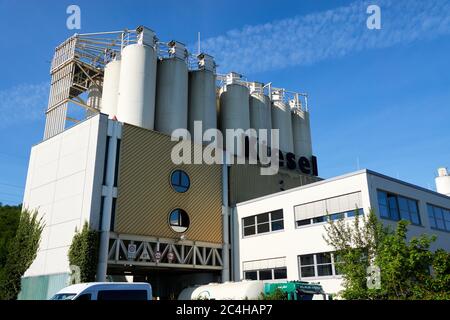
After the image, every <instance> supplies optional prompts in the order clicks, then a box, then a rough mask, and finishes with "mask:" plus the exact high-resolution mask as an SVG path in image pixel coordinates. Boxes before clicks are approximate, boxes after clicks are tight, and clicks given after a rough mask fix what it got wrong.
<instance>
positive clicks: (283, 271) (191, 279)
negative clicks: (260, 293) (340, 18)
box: [19, 27, 450, 299]
mask: <svg viewBox="0 0 450 320" xmlns="http://www.w3.org/2000/svg"><path fill="white" fill-rule="evenodd" d="M215 66H216V65H215V62H214V58H213V57H211V56H210V55H208V54H207V53H200V52H198V53H197V54H195V55H194V54H192V53H190V52H188V50H187V49H186V47H185V45H183V44H182V43H181V42H178V41H168V42H164V41H161V40H159V39H157V37H156V34H155V33H154V32H153V31H152V30H150V29H148V28H145V27H138V28H136V29H135V30H125V31H118V32H101V33H91V34H76V35H74V36H72V37H70V38H69V39H67V40H65V41H64V42H63V43H62V44H61V45H59V46H58V47H57V48H56V50H55V54H54V58H53V61H52V65H51V69H50V73H51V85H50V96H49V104H48V108H47V111H46V126H45V132H44V139H43V141H42V142H40V143H38V144H37V145H35V146H33V148H32V150H31V155H30V161H29V168H28V175H27V182H26V187H25V194H24V201H23V203H24V207H27V208H29V209H36V210H38V211H39V213H40V215H42V217H43V218H44V222H45V228H44V231H43V234H42V237H41V243H40V248H39V251H38V254H37V258H36V259H35V261H34V262H33V264H32V265H31V267H30V268H29V269H28V270H27V272H26V274H25V276H24V278H23V280H22V292H21V294H20V296H19V298H20V299H45V298H48V297H50V296H51V295H53V294H54V293H55V292H57V291H58V290H59V289H61V288H63V287H65V286H66V284H67V280H68V278H69V276H70V273H71V266H69V262H68V257H67V254H68V250H69V247H70V244H71V242H72V238H73V235H74V234H75V231H76V230H79V229H80V228H81V227H82V225H83V224H84V222H86V221H87V222H88V223H89V225H90V227H91V228H93V229H95V230H98V231H99V232H100V254H99V263H98V270H97V280H98V281H105V280H110V281H116V280H122V279H123V278H124V277H126V278H127V279H128V280H130V281H148V282H150V283H151V284H152V286H153V292H154V295H155V296H157V297H160V298H162V299H170V298H174V297H176V296H177V295H178V293H179V292H180V291H181V290H182V289H183V288H185V287H187V286H191V285H196V284H206V283H210V282H225V281H232V280H236V281H237V280H240V279H244V278H251V279H254V278H256V279H267V280H270V279H289V280H294V279H305V278H308V279H316V278H317V279H319V280H320V281H321V282H323V284H324V287H325V289H327V290H330V291H335V290H337V288H338V287H339V283H338V282H335V281H334V280H335V279H334V278H335V277H338V275H335V274H334V273H333V272H334V271H333V270H334V269H333V268H334V267H331V270H332V274H329V275H327V277H328V278H322V277H321V276H320V275H316V274H315V275H314V276H311V277H305V276H304V275H303V276H302V275H301V274H300V273H299V272H300V270H302V269H301V268H303V267H305V268H306V266H303V264H302V265H299V261H300V260H302V258H301V257H302V256H304V255H309V256H308V257H307V258H305V259H306V260H307V261H310V262H311V261H313V262H314V264H311V265H308V266H309V269H305V270H309V271H308V272H310V273H309V275H312V273H311V272H312V270H316V269H318V267H317V264H318V263H319V262H318V261H319V254H321V253H327V252H329V251H330V248H328V247H327V246H326V245H325V244H324V241H323V239H322V233H323V223H324V218H323V216H324V215H325V213H324V210H325V209H326V210H328V211H330V213H332V214H334V215H336V216H337V215H339V216H342V215H344V216H345V217H347V218H348V219H351V217H350V215H351V213H350V212H351V211H352V210H354V209H355V206H358V208H360V209H361V210H363V211H366V210H367V209H368V208H369V207H372V208H377V204H378V203H379V201H380V198H379V194H380V192H384V196H386V197H388V198H389V199H392V197H394V198H395V195H398V197H397V198H395V199H397V200H396V201H398V203H399V205H400V209H399V211H398V212H399V213H398V214H400V215H401V217H403V214H404V212H403V211H402V207H401V204H402V203H403V202H401V201H403V200H400V196H401V197H405V198H404V199H408V200H407V203H408V205H409V204H410V203H411V205H413V204H414V203H415V204H416V206H417V207H416V209H414V208H410V209H409V210H410V211H408V212H407V214H408V215H409V217H411V219H415V220H414V221H413V222H414V223H416V224H417V226H413V229H414V230H416V231H417V232H419V231H427V232H428V231H430V232H433V233H437V234H438V235H439V240H438V241H439V242H438V243H437V244H438V245H440V246H441V247H444V248H446V249H450V248H449V246H450V239H449V233H448V231H449V230H450V218H448V219H447V218H445V219H447V220H445V219H444V218H442V219H440V218H438V216H437V215H438V214H439V212H441V213H442V214H443V217H448V215H449V214H450V211H448V210H449V209H450V198H449V197H448V196H445V195H440V194H437V193H435V192H431V191H429V190H425V189H422V188H419V187H416V186H412V185H410V184H407V183H404V182H402V181H398V180H395V179H392V178H388V177H385V176H382V175H379V174H376V173H374V172H370V171H361V172H357V173H353V174H350V175H347V176H343V177H337V178H334V179H328V180H323V179H321V178H320V177H319V176H318V175H319V173H318V169H317V159H316V157H315V156H314V154H313V150H312V142H311V128H310V122H309V109H308V101H307V95H306V94H304V93H296V92H291V91H288V90H286V89H284V88H277V87H275V86H273V85H272V83H267V84H263V83H260V82H257V81H248V80H246V79H244V78H243V77H242V76H241V75H240V74H238V73H236V72H230V73H228V74H225V75H221V74H217V73H216V69H215ZM196 121H201V123H202V131H203V132H202V133H204V132H206V131H207V130H208V129H219V130H221V131H224V130H226V129H243V130H247V129H257V130H259V129H266V130H270V129H278V130H279V150H276V149H275V152H277V151H279V165H280V168H279V171H278V172H277V173H276V174H273V175H262V174H261V173H260V168H261V165H260V164H250V163H244V164H229V163H228V164H227V163H225V164H222V163H214V164H207V163H199V164H175V163H174V162H173V161H172V159H171V151H172V150H173V148H174V146H175V145H176V144H177V143H178V142H177V141H174V140H173V139H172V137H171V135H172V133H173V132H174V130H177V129H187V130H188V132H190V133H191V134H192V135H193V136H194V137H195V136H197V137H198V135H195V134H194V133H195V132H194V131H195V128H194V123H195V122H196ZM200 136H201V135H200ZM259 138H260V137H258V139H259ZM264 142H265V144H267V145H268V146H272V143H273V144H275V141H271V139H269V138H268V140H267V141H264ZM188 143H189V144H190V145H192V149H191V151H192V153H193V155H192V156H195V155H194V153H195V150H198V149H199V148H200V149H202V150H203V149H204V148H207V146H205V145H204V144H202V141H200V140H195V141H188ZM226 147H227V146H226ZM239 150H245V148H244V149H236V150H234V149H233V150H227V152H228V153H229V154H231V156H232V157H245V155H246V154H245V153H244V154H240V153H239V152H240V151H239ZM272 152H273V151H272ZM277 153H278V152H277ZM441 173H442V177H443V178H444V179H443V182H442V183H441V182H440V185H441V186H442V187H441V188H442V190H444V189H445V190H447V192H446V193H449V192H450V191H449V188H448V186H449V182H448V179H446V177H444V176H445V172H444V171H442V172H441ZM447 178H448V176H447ZM444 193H445V192H444ZM401 199H403V198H401ZM389 201H390V200H389ZM429 206H432V208H438V209H436V210H438V211H436V212H438V213H434V211H429V212H433V215H429V214H428V213H427V210H429V209H428V208H429ZM408 208H409V207H408ZM379 209H381V208H379ZM389 210H391V209H389ZM389 210H388V212H389V213H388V214H389V216H387V217H386V219H388V218H389V219H390V218H392V220H396V219H397V217H398V214H397V216H395V215H394V216H391V214H393V213H391V211H389ZM392 210H393V209H392ZM414 210H416V211H415V212H414ZM433 210H434V209H433ZM439 210H441V211H439ZM446 210H447V211H446ZM431 216H433V217H434V218H433V219H434V220H432V219H431V218H430V217H431ZM439 217H440V216H439ZM441 220H442V221H444V220H445V221H444V222H442V221H441ZM386 221H387V222H388V220H386ZM389 221H390V220H389ZM433 221H434V224H433ZM442 223H443V225H442ZM447 225H448V227H447ZM442 226H443V227H442ZM431 229H432V230H431ZM416 231H414V232H416ZM311 257H312V258H311ZM329 257H332V255H328V254H327V255H325V256H324V257H322V258H320V259H322V260H323V259H325V260H324V261H328V260H329ZM299 259H300V260H299ZM327 259H328V260H327ZM331 259H332V258H331ZM306 260H305V261H306ZM324 263H325V262H324ZM327 263H328V262H327ZM311 266H313V268H312V269H311ZM327 268H328V269H327ZM325 269H327V270H329V267H328V266H326V267H325ZM314 272H316V271H314ZM327 272H328V271H327ZM316 276H317V277H316ZM329 277H331V278H329Z"/></svg>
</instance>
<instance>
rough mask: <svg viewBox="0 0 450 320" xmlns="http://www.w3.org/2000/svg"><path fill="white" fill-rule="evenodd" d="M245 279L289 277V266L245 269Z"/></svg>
mask: <svg viewBox="0 0 450 320" xmlns="http://www.w3.org/2000/svg"><path fill="white" fill-rule="evenodd" d="M244 279H245V280H276V279H287V268H286V267H281V268H272V269H261V270H249V271H244Z"/></svg>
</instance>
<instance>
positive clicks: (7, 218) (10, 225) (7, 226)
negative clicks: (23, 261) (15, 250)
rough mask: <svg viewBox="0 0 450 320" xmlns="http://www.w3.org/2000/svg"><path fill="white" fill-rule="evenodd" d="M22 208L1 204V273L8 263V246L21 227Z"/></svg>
mask: <svg viewBox="0 0 450 320" xmlns="http://www.w3.org/2000/svg"><path fill="white" fill-rule="evenodd" d="M20 211H21V206H20V205H19V206H3V205H2V204H1V203H0V273H1V272H2V270H3V267H4V266H5V263H6V257H7V256H8V246H9V244H10V243H11V240H12V239H14V236H15V234H16V230H17V227H18V226H19V219H20Z"/></svg>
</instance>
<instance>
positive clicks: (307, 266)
mask: <svg viewBox="0 0 450 320" xmlns="http://www.w3.org/2000/svg"><path fill="white" fill-rule="evenodd" d="M315 275H316V271H315V267H314V255H313V254H307V255H303V256H300V277H302V278H303V277H314V276H315Z"/></svg>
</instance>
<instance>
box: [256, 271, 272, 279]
mask: <svg viewBox="0 0 450 320" xmlns="http://www.w3.org/2000/svg"><path fill="white" fill-rule="evenodd" d="M259 280H272V269H269V270H259Z"/></svg>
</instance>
